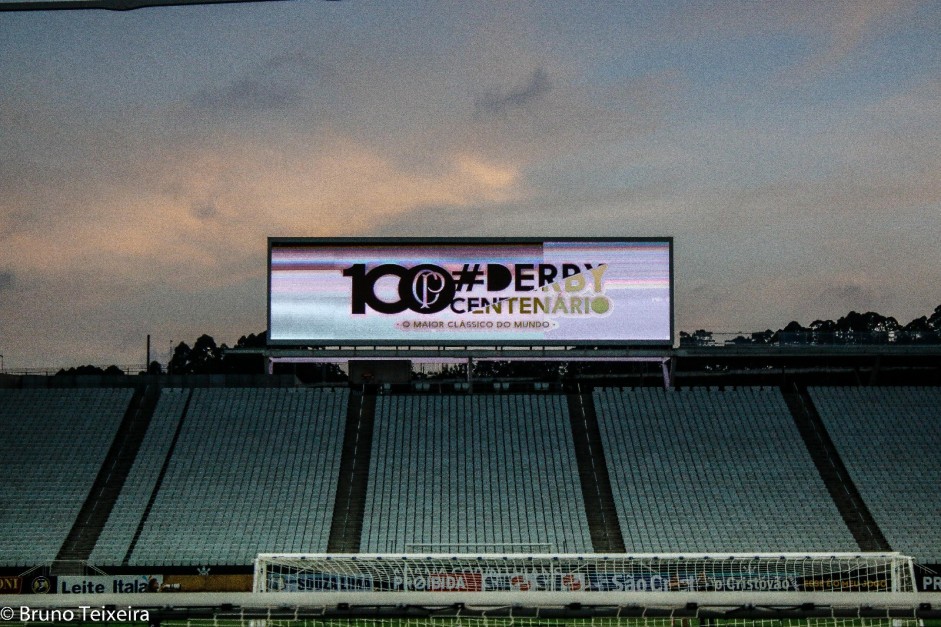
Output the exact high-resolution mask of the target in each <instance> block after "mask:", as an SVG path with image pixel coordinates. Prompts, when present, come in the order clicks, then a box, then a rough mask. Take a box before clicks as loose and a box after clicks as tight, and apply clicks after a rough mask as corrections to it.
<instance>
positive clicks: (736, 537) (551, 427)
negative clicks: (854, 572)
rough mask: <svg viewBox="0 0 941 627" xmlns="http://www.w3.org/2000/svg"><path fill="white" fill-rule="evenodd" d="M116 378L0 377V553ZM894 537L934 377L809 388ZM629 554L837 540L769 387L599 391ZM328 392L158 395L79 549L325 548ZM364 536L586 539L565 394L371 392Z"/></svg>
mask: <svg viewBox="0 0 941 627" xmlns="http://www.w3.org/2000/svg"><path fill="white" fill-rule="evenodd" d="M131 395H132V391H131V390H129V389H68V390H56V389H2V390H0V428H2V429H3V433H4V434H5V437H4V438H3V439H0V455H2V457H3V459H4V464H5V470H6V473H5V474H6V476H5V480H4V482H2V483H0V566H32V565H36V564H43V563H49V562H51V561H52V560H53V559H54V558H55V556H56V553H57V552H58V550H59V548H60V547H61V546H62V544H63V541H64V540H65V537H66V536H67V534H68V533H69V530H70V528H71V526H72V524H73V523H74V521H75V519H76V517H77V515H78V511H79V509H80V508H81V506H82V503H83V501H84V500H85V498H86V497H87V495H88V493H89V490H90V489H91V486H92V483H93V482H94V480H95V477H96V475H97V473H98V472H99V469H100V468H101V466H102V464H103V462H104V460H105V457H106V455H107V453H108V449H109V447H110V446H111V443H112V441H113V440H114V438H115V434H116V433H117V431H118V428H119V426H120V423H121V420H122V417H123V416H124V414H125V412H126V411H127V408H128V405H129V403H130V400H131ZM810 396H811V398H812V400H813V403H814V405H815V406H816V408H817V411H818V412H819V415H820V418H821V420H822V422H823V424H824V425H825V427H826V430H827V432H829V434H830V436H831V438H832V440H833V442H834V444H835V446H836V449H837V451H838V452H839V455H840V457H841V458H842V460H843V462H844V464H845V466H846V468H847V469H848V471H849V473H850V475H851V477H852V479H853V481H854V482H855V483H856V485H857V487H858V488H859V491H860V493H861V494H862V496H863V499H864V500H865V502H866V503H867V505H868V507H869V509H870V510H871V512H872V514H873V516H874V517H875V519H876V521H877V522H878V524H879V526H880V528H881V529H882V531H883V532H884V534H885V536H886V538H887V539H888V541H889V543H890V544H891V546H892V548H893V549H895V550H899V551H901V552H903V553H906V554H912V555H914V556H915V557H916V558H918V559H920V560H922V561H926V562H932V561H934V562H938V561H941V542H939V541H938V539H937V537H938V536H937V533H936V532H935V531H934V527H933V525H935V524H936V520H937V515H938V512H939V511H941V491H939V490H938V489H937V488H938V485H939V484H941V456H939V455H937V451H938V450H941V415H939V409H938V408H939V407H941V389H939V388H812V389H811V390H810ZM592 401H593V403H594V408H595V413H596V416H597V422H598V428H599V431H600V436H601V444H602V448H603V452H604V455H605V457H606V463H607V468H608V473H609V476H610V481H611V488H612V492H613V496H614V504H615V508H616V511H617V516H618V523H619V526H620V530H621V533H622V536H623V538H624V541H625V545H626V549H627V551H629V552H667V553H682V552H687V553H688V552H766V551H774V552H778V551H780V552H791V551H841V550H846V551H853V550H856V549H857V548H858V547H857V545H856V543H855V541H854V539H853V537H852V535H851V534H850V532H849V530H848V529H847V527H846V525H845V524H844V523H843V521H842V519H841V516H840V514H839V511H838V510H837V507H836V505H835V504H834V502H833V500H832V499H831V498H830V496H829V494H828V492H827V490H826V488H825V486H824V484H823V481H822V479H821V478H820V476H819V474H818V473H817V471H816V468H815V466H814V463H813V461H812V459H811V457H810V454H809V453H808V451H807V449H806V447H805V446H804V444H803V441H802V439H801V436H800V433H799V432H798V430H797V427H796V426H795V422H794V420H793V418H792V417H791V415H790V412H789V409H788V407H787V405H786V404H785V402H784V398H783V396H782V395H781V393H780V391H778V390H777V389H776V388H769V389H761V388H738V389H734V390H731V389H730V390H725V391H719V390H715V389H706V388H701V389H690V390H684V391H682V392H670V391H665V390H662V389H658V388H638V389H633V390H629V389H620V388H598V389H596V390H595V391H594V393H593V395H592ZM349 403H350V392H349V390H348V389H345V388H336V389H330V388H194V389H164V390H162V392H161V395H160V398H159V402H158V403H157V406H156V409H155V410H154V413H153V416H152V419H151V422H150V426H149V428H148V431H147V433H146V435H145V437H144V441H143V443H142V445H141V448H140V451H139V452H138V454H137V456H136V458H135V460H134V464H133V466H132V468H131V471H130V473H129V474H128V477H127V480H126V481H125V483H124V487H123V489H122V491H121V493H120V495H119V497H118V500H117V501H116V503H115V505H114V508H113V510H112V511H111V514H110V517H109V518H108V521H107V523H106V525H105V527H104V529H103V530H102V533H101V536H100V537H99V539H98V542H97V544H96V546H95V548H94V551H93V552H92V554H91V556H90V561H91V562H92V563H94V564H98V565H101V566H115V565H121V564H122V563H127V564H129V565H131V566H161V565H190V566H192V565H196V566H199V565H209V564H212V565H217V564H218V565H222V564H231V565H248V564H250V563H251V561H252V559H253V558H254V556H255V555H256V554H257V553H258V552H262V551H266V552H275V551H283V552H324V551H326V550H327V543H328V536H329V532H330V526H331V520H332V518H333V507H334V503H335V500H336V490H337V485H338V482H339V468H340V458H341V450H342V448H343V437H344V436H343V434H344V428H345V423H346V419H347V413H348V407H349ZM369 452H370V466H369V473H368V483H367V487H366V501H365V510H364V515H363V526H362V538H361V544H360V549H361V550H362V551H364V552H402V551H429V550H440V551H447V552H450V551H460V550H462V549H464V550H470V551H493V552H514V551H522V552H526V551H553V552H590V551H591V550H592V542H591V537H590V534H589V525H588V521H587V517H586V506H585V502H584V500H583V496H582V487H581V483H580V479H579V469H578V463H577V459H576V454H575V444H574V442H573V436H572V429H571V424H570V416H569V411H568V406H567V404H566V400H565V397H564V396H561V395H554V394H535V395H524V394H499V395H498V394H489V395H487V394H475V395H460V394H455V395H409V394H389V395H382V396H380V397H378V399H377V404H376V410H375V424H374V431H373V437H372V445H371V450H370V451H369Z"/></svg>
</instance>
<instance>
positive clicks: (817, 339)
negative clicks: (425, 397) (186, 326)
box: [56, 305, 941, 381]
mask: <svg viewBox="0 0 941 627" xmlns="http://www.w3.org/2000/svg"><path fill="white" fill-rule="evenodd" d="M266 337H267V331H261V332H259V333H249V334H248V335H243V336H241V337H240V338H239V339H238V341H237V342H236V343H235V346H234V347H232V348H265V347H266V346H267V341H266ZM716 344H717V342H716V339H715V337H714V334H713V332H712V331H707V330H705V329H698V330H696V331H693V332H692V333H689V332H686V331H681V332H680V346H682V347H686V346H715V345H716ZM725 344H729V345H735V346H742V345H782V344H786V345H800V344H811V345H827V344H941V305H938V306H937V307H935V310H934V312H933V313H931V315H927V316H921V317H919V318H915V319H914V320H912V321H911V322H909V323H908V324H906V325H902V324H900V323H899V321H898V320H896V319H895V318H893V317H891V316H883V315H882V314H879V313H876V312H874V311H867V312H866V313H859V312H856V311H851V312H849V313H848V314H846V315H845V316H842V317H840V318H839V319H837V320H836V321H833V320H814V321H813V322H811V323H810V324H809V325H808V326H806V327H805V326H803V325H801V324H800V323H798V322H797V321H791V322H789V323H788V324H787V325H785V326H784V327H783V328H781V329H778V330H776V331H772V330H771V329H766V330H765V331H758V332H755V333H751V334H749V335H743V334H739V335H737V336H736V337H735V338H733V339H731V340H728V341H726V342H725ZM227 351H229V347H228V346H227V345H226V344H222V345H221V346H220V345H217V344H216V341H215V340H214V339H213V338H212V336H210V335H207V334H203V335H201V336H199V337H198V338H196V341H195V342H194V343H193V345H192V346H190V345H189V344H187V343H186V342H180V343H179V344H177V346H176V348H174V349H173V356H172V357H171V358H170V361H169V362H168V363H167V366H166V369H164V367H163V366H162V365H161V364H160V363H159V362H157V361H152V362H151V363H150V364H148V366H147V373H148V374H259V373H261V372H264V359H263V357H262V356H261V355H258V354H239V353H237V352H236V353H231V352H227ZM520 367H521V366H520V364H516V365H513V366H511V365H510V364H509V363H508V362H507V363H504V362H481V363H479V364H476V365H475V372H474V374H475V376H478V377H484V378H487V377H501V376H511V375H520V374H521V373H520ZM574 367H575V365H569V364H564V363H563V364H548V363H542V364H540V363H533V364H528V365H525V366H524V367H523V368H524V369H525V370H527V372H526V373H525V374H540V375H545V374H546V373H548V372H550V371H551V372H552V373H554V374H559V373H560V370H559V369H560V368H561V369H562V370H566V369H568V368H574ZM298 368H299V370H301V371H304V373H306V375H307V376H309V377H312V378H313V379H315V380H321V381H342V380H345V378H346V374H345V373H344V372H342V371H341V370H340V368H339V367H338V366H337V365H336V364H310V365H307V364H300V365H299V366H298ZM462 368H463V366H454V367H452V366H445V367H443V369H442V370H441V372H440V373H436V375H435V376H434V377H433V378H439V377H440V376H442V375H444V376H455V377H457V376H460V373H459V371H460V370H461V369H462ZM529 370H532V371H538V372H528V371H529ZM56 374H57V375H76V374H77V375H88V374H92V375H120V374H123V371H122V370H121V369H120V368H118V367H117V366H108V367H107V368H100V367H97V366H79V367H77V368H69V369H67V370H66V369H62V370H59V372H57V373H56ZM419 378H423V377H422V376H421V375H419ZM429 378H431V377H429Z"/></svg>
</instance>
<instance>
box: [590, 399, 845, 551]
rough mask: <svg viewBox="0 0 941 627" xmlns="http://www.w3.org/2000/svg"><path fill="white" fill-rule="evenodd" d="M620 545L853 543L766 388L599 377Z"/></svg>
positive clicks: (809, 546)
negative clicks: (608, 383)
mask: <svg viewBox="0 0 941 627" xmlns="http://www.w3.org/2000/svg"><path fill="white" fill-rule="evenodd" d="M593 397H594V401H595V405H596V413H597V415H598V422H599V426H600V430H601V438H602V442H603V444H604V447H605V452H606V455H607V459H608V470H609V474H610V476H611V482H612V489H613V492H614V497H615V502H616V505H617V507H618V516H619V520H620V524H621V529H622V533H623V536H624V542H625V546H626V549H627V551H628V552H638V553H648V552H650V553H653V552H666V553H682V552H711V551H712V552H724V551H729V552H751V551H755V552H760V551H782V552H791V551H834V550H838V551H839V550H843V551H852V550H857V549H858V547H857V545H856V542H855V541H854V539H853V537H852V535H851V534H850V532H849V530H848V528H847V527H846V525H845V524H844V523H843V520H842V518H841V517H840V515H839V512H838V511H837V508H836V506H835V505H834V503H833V501H832V500H831V499H830V497H829V494H828V492H827V490H826V488H825V486H824V484H823V482H822V480H821V479H820V476H819V474H817V472H816V469H815V467H814V464H813V462H812V460H811V458H810V455H809V454H808V452H807V450H806V448H805V447H804V446H803V443H802V441H801V437H800V435H799V433H798V431H797V428H796V426H795V424H794V421H793V418H792V416H791V414H790V412H789V410H788V408H787V405H786V404H785V402H784V399H783V398H782V396H781V393H780V391H779V390H778V389H776V388H757V389H756V388H740V389H736V390H726V391H718V390H715V389H705V388H698V389H687V390H683V391H665V390H663V389H657V388H638V389H620V388H600V389H596V390H595V392H594V395H593Z"/></svg>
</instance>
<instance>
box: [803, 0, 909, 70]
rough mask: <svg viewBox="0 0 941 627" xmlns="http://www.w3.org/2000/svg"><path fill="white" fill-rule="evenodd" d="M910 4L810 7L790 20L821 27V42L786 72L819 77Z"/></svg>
mask: <svg viewBox="0 0 941 627" xmlns="http://www.w3.org/2000/svg"><path fill="white" fill-rule="evenodd" d="M912 6H914V5H913V2H911V1H909V0H873V1H868V2H840V3H833V4H832V5H824V6H819V7H816V9H822V10H820V11H819V12H818V11H817V10H810V11H808V12H807V15H805V16H803V17H800V18H794V20H792V22H796V23H797V24H799V25H801V26H806V25H808V23H810V24H811V25H812V26H814V27H816V28H817V29H819V30H820V31H822V40H823V43H822V44H821V45H819V46H818V47H817V48H816V49H814V50H812V51H811V53H810V54H809V56H807V57H806V58H804V59H803V60H802V61H801V62H800V63H798V64H797V65H796V66H794V67H792V68H790V69H789V70H788V72H787V75H786V76H787V77H788V78H789V79H790V80H792V81H795V82H803V81H809V80H814V79H818V78H820V77H821V76H822V75H823V74H825V73H826V72H829V71H831V70H832V69H834V68H835V67H837V66H838V65H839V64H841V63H842V62H843V61H845V60H846V59H847V58H848V57H849V56H850V55H851V53H853V52H854V51H856V50H857V49H858V48H860V47H861V46H862V45H863V44H864V42H865V41H866V39H867V38H868V37H870V36H871V35H873V34H874V33H875V32H876V31H879V30H883V29H885V28H886V25H887V24H891V20H890V17H891V16H892V15H893V14H896V13H899V12H900V11H903V10H906V9H909V8H911V7H912ZM814 18H816V19H814ZM811 20H812V21H811Z"/></svg>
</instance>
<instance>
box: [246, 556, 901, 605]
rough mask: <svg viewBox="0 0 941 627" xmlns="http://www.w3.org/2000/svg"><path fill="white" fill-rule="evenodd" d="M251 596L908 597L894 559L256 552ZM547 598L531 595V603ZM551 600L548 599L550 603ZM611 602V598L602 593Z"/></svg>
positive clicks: (522, 598)
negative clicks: (769, 594)
mask: <svg viewBox="0 0 941 627" xmlns="http://www.w3.org/2000/svg"><path fill="white" fill-rule="evenodd" d="M254 590H255V592H259V593H265V592H355V593H363V594H366V593H384V594H383V597H385V596H386V595H387V594H389V593H397V592H401V593H406V592H408V593H446V592H448V593H454V592H476V593H493V594H494V597H497V596H499V597H501V598H502V597H503V596H504V595H503V594H498V593H511V594H513V595H517V594H519V595H520V596H519V599H520V602H521V603H528V602H529V601H526V600H525V599H527V598H529V597H526V596H524V593H539V592H552V593H579V594H581V593H584V599H585V600H586V601H589V600H590V598H591V597H590V596H589V595H590V593H602V592H604V593H613V592H623V593H637V592H641V593H650V594H658V595H659V594H660V593H671V592H673V593H681V592H686V593H690V592H695V593H698V594H699V596H701V597H702V598H704V599H708V598H709V595H710V594H714V593H731V592H735V593H782V594H784V593H798V592H800V593H849V592H853V593H899V594H900V593H913V592H914V591H915V573H914V562H913V559H912V558H911V557H906V556H903V555H901V554H899V553H810V554H797V553H791V554H758V555H750V554H741V553H737V554H709V555H706V554H684V555H679V554H672V555H671V554H663V555H652V554H637V555H630V554H608V555H599V554H584V555H581V554H552V553H533V554H520V553H503V554H500V553H484V554H467V553H436V554H428V553H411V554H355V555H354V554H273V553H272V554H260V555H258V557H257V558H256V560H255V573H254ZM543 596H545V595H538V594H533V595H531V598H532V601H533V602H537V597H543ZM550 596H551V595H550ZM605 596H607V597H610V595H605Z"/></svg>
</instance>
